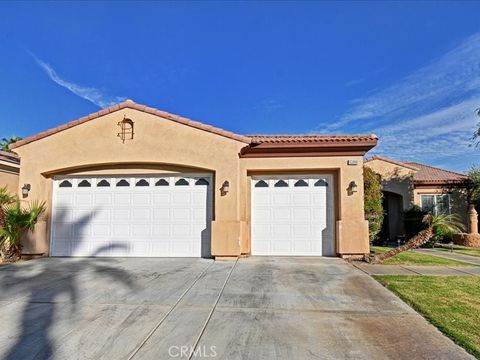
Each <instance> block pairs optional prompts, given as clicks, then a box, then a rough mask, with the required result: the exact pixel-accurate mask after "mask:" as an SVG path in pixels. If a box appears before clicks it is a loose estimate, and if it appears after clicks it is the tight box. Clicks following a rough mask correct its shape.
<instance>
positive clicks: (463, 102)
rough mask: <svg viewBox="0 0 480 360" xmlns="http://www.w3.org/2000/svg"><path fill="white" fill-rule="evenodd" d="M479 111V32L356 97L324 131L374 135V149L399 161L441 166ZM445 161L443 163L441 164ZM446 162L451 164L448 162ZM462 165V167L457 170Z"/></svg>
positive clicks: (461, 149) (463, 149)
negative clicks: (376, 143) (376, 139)
mask: <svg viewBox="0 0 480 360" xmlns="http://www.w3.org/2000/svg"><path fill="white" fill-rule="evenodd" d="M479 106H480V33H477V34H474V35H472V36H470V37H468V38H467V39H466V40H464V41H463V42H462V43H460V44H459V45H458V46H457V47H455V48H454V49H452V50H451V51H448V52H447V53H445V54H443V55H442V56H440V57H439V58H437V59H435V60H433V61H432V62H430V63H429V64H428V65H426V66H424V67H422V68H420V69H418V70H416V71H413V72H412V73H411V74H408V75H407V76H405V77H404V78H402V79H400V80H399V81H397V82H396V83H393V84H392V85H390V86H388V87H386V88H384V89H380V90H376V91H374V92H372V93H371V94H369V95H367V96H365V97H362V98H357V99H355V100H353V101H352V102H351V104H350V108H349V110H347V111H346V112H345V113H344V114H343V115H341V116H340V117H339V118H338V121H336V122H335V123H332V124H320V125H319V127H318V129H319V130H321V131H324V132H336V131H348V132H352V131H356V132H359V131H361V132H375V133H377V134H378V135H379V136H380V145H379V146H378V147H377V148H376V149H375V152H377V153H383V154H385V155H389V156H392V157H396V158H399V159H412V160H413V159H415V160H419V161H426V162H430V163H435V162H437V163H445V161H446V160H447V159H449V158H450V159H452V158H459V157H464V158H463V159H462V161H463V164H465V163H466V162H467V161H468V157H467V156H470V157H471V158H473V156H475V155H476V153H474V152H473V149H472V148H469V147H468V143H469V138H470V137H471V135H472V133H473V130H474V127H475V124H476V123H477V122H478V118H477V117H476V116H475V109H476V108H478V107H479ZM447 162H448V161H447ZM450 163H451V161H450ZM462 166H463V165H462Z"/></svg>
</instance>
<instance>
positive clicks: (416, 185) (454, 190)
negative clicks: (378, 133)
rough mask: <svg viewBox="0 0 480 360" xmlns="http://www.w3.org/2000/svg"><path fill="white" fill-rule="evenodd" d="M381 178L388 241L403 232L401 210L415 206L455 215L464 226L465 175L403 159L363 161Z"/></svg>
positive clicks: (384, 235) (465, 220)
mask: <svg viewBox="0 0 480 360" xmlns="http://www.w3.org/2000/svg"><path fill="white" fill-rule="evenodd" d="M365 165H366V166H368V167H370V168H371V169H372V170H374V171H375V172H376V173H378V174H380V175H381V177H382V187H383V194H384V209H385V218H384V229H383V231H382V233H383V237H384V238H388V239H390V240H394V239H397V238H398V237H403V236H404V235H405V228H404V221H403V212H404V211H406V210H409V209H411V208H412V207H413V206H415V205H416V206H418V207H419V208H420V209H422V210H423V211H425V212H429V213H433V214H439V213H449V214H457V215H458V216H459V218H460V220H461V221H462V222H463V223H464V224H465V226H467V222H468V216H467V214H468V206H467V201H466V198H465V195H466V194H465V186H466V182H467V180H468V178H467V176H465V175H463V174H459V173H455V172H452V171H447V170H443V169H440V168H436V167H433V166H429V165H424V164H420V163H417V162H403V161H397V160H392V159H389V158H386V157H383V156H374V157H372V158H370V159H368V160H366V161H365Z"/></svg>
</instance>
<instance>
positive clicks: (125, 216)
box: [113, 208, 131, 222]
mask: <svg viewBox="0 0 480 360" xmlns="http://www.w3.org/2000/svg"><path fill="white" fill-rule="evenodd" d="M130 213H131V210H130V208H114V209H113V220H114V222H124V221H129V220H130Z"/></svg>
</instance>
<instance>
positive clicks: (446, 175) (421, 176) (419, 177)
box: [405, 161, 468, 183]
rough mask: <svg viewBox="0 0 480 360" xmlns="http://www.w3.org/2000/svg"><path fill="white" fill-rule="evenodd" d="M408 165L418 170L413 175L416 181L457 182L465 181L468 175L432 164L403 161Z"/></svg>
mask: <svg viewBox="0 0 480 360" xmlns="http://www.w3.org/2000/svg"><path fill="white" fill-rule="evenodd" d="M405 164H407V165H410V166H415V167H416V168H418V169H419V170H418V171H417V172H416V173H415V174H414V175H413V181H414V182H416V183H437V182H438V183H448V182H452V183H458V182H465V181H467V180H468V177H467V176H466V175H463V174H459V173H456V172H453V171H448V170H443V169H439V168H436V167H433V166H429V165H424V164H419V163H417V162H411V161H409V162H405Z"/></svg>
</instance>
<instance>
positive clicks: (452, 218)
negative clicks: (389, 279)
mask: <svg viewBox="0 0 480 360" xmlns="http://www.w3.org/2000/svg"><path fill="white" fill-rule="evenodd" d="M423 222H424V223H425V224H426V225H427V228H426V229H425V230H422V231H420V232H419V233H418V234H417V235H415V236H414V237H413V238H411V239H410V240H408V241H407V242H406V243H405V244H404V245H401V246H398V247H396V248H394V249H392V250H390V251H387V252H385V253H383V254H380V255H377V256H374V257H373V258H367V261H369V262H370V263H373V264H375V263H377V264H378V263H382V262H384V261H385V260H387V259H389V258H391V257H393V256H395V255H397V254H399V253H401V252H403V251H407V250H410V249H415V248H417V247H419V246H422V245H423V244H426V243H427V242H429V241H430V240H431V239H432V238H433V236H434V235H435V234H436V233H437V232H444V233H445V232H449V233H458V232H462V231H464V226H463V224H462V223H461V222H460V221H459V218H458V216H457V215H453V214H451V215H447V214H440V215H431V214H428V215H425V216H424V217H423Z"/></svg>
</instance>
